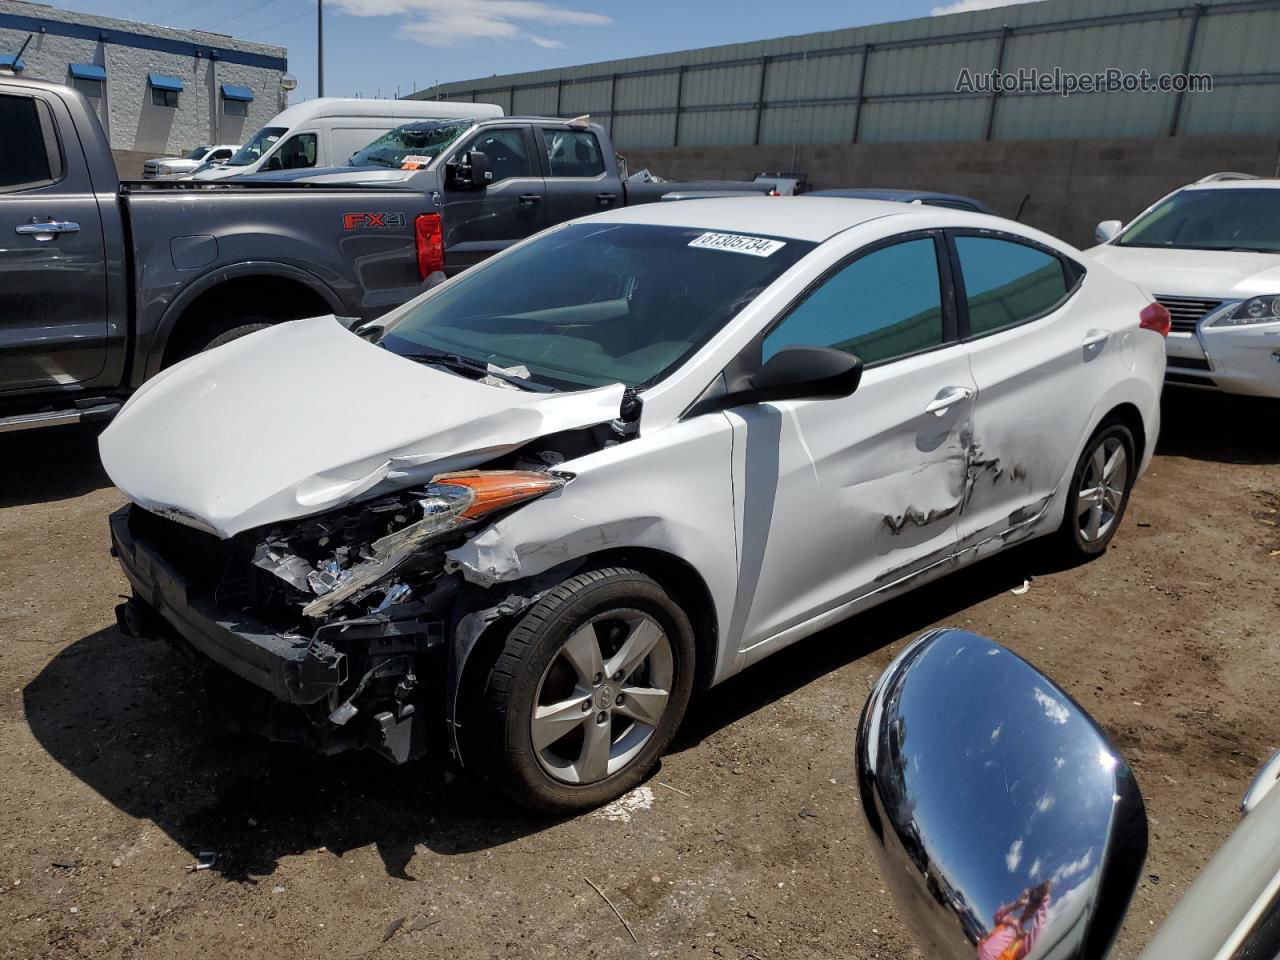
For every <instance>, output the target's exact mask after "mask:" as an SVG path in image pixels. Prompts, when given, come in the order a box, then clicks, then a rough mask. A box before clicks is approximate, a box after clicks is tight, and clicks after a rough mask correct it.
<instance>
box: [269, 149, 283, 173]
mask: <svg viewBox="0 0 1280 960" xmlns="http://www.w3.org/2000/svg"><path fill="white" fill-rule="evenodd" d="M265 169H267V170H283V169H284V163H283V162H282V161H281V160H280V154H278V153H273V154H272V155H271V156H269V157H267V164H266V168H265Z"/></svg>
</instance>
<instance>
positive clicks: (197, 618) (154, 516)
mask: <svg viewBox="0 0 1280 960" xmlns="http://www.w3.org/2000/svg"><path fill="white" fill-rule="evenodd" d="M565 482H566V477H564V476H561V475H557V474H554V473H551V472H530V471H497V470H489V471H470V472H466V473H458V474H444V475H441V476H439V477H436V478H435V479H434V480H433V481H432V482H431V483H430V484H427V485H425V486H420V487H416V488H411V489H407V490H403V491H400V492H397V493H394V494H390V495H387V496H382V497H377V498H374V499H371V500H365V501H361V502H358V503H353V504H350V505H348V506H346V507H344V508H341V509H338V510H335V511H332V512H329V513H325V514H321V515H317V516H312V517H308V518H304V519H301V520H296V521H290V522H286V523H281V524H276V525H271V526H268V527H265V528H257V529H253V530H248V531H245V532H243V533H240V534H238V535H236V536H235V537H232V538H231V539H221V538H219V537H217V536H216V535H214V534H212V533H206V532H204V531H202V530H199V529H196V528H195V527H194V526H192V525H191V522H192V521H191V518H187V517H183V516H180V515H179V516H178V517H177V518H176V519H175V518H174V517H173V516H162V515H160V514H159V513H156V512H151V511H148V510H144V509H142V508H141V507H139V506H137V505H130V506H126V507H124V508H122V509H121V510H118V511H117V512H116V513H114V514H113V515H112V516H111V537H112V550H113V553H114V554H115V555H116V556H117V557H118V559H119V560H120V563H121V565H122V567H123V568H124V572H125V574H126V575H127V576H128V578H129V581H130V583H131V584H132V585H133V594H134V595H133V598H132V599H131V600H129V601H128V602H127V603H125V604H122V605H121V608H120V609H119V610H118V618H119V621H120V626H121V630H122V632H124V633H126V634H131V635H141V636H162V637H164V638H166V639H169V640H171V641H174V642H175V643H176V645H178V646H179V648H180V649H183V650H184V651H186V652H193V653H194V654H195V655H196V656H195V660H196V662H197V663H200V664H201V665H203V666H204V667H205V674H206V681H207V685H208V687H209V691H210V694H211V698H212V701H213V705H214V708H215V714H216V715H217V716H218V718H219V719H220V720H221V721H223V722H224V724H225V725H227V726H229V727H231V728H233V729H238V730H245V731H254V732H258V733H261V734H264V735H266V736H268V737H270V738H272V739H276V740H284V741H291V742H298V743H302V744H304V745H306V746H307V747H309V748H310V749H312V750H315V751H317V752H320V753H336V752H339V751H342V750H346V749H351V748H356V747H364V748H370V749H373V750H376V751H377V752H379V753H381V754H382V755H384V756H386V757H387V758H388V759H390V760H392V761H394V762H396V763H404V762H406V761H408V760H410V759H413V758H415V757H418V756H421V755H422V754H424V753H426V752H427V750H428V747H429V745H430V742H431V740H432V736H431V732H432V731H433V730H443V729H444V726H443V721H444V719H445V711H444V709H443V706H444V704H445V702H446V699H447V697H446V688H447V686H448V682H449V681H448V676H449V674H448V671H449V669H450V666H451V665H450V662H449V657H450V649H449V644H448V643H447V640H448V638H449V637H450V636H451V635H452V632H453V630H454V628H455V627H456V625H457V620H458V618H459V617H460V616H461V615H462V614H463V612H464V611H465V609H466V607H467V604H466V603H465V602H460V597H461V595H462V594H463V593H464V592H465V591H466V590H467V589H468V587H467V585H466V584H464V582H463V580H462V578H461V576H460V575H459V574H457V573H450V572H448V571H447V569H446V568H447V558H446V552H447V551H448V550H450V549H452V548H453V547H455V546H458V545H459V544H461V543H462V542H463V541H464V540H465V538H466V537H467V536H469V535H470V534H471V533H473V532H474V531H475V529H476V528H477V524H478V522H479V521H480V519H481V518H482V517H483V518H484V520H485V522H488V520H489V519H491V518H492V516H493V515H495V514H497V513H500V512H502V511H504V510H507V509H510V508H512V507H514V506H517V505H519V504H520V503H523V502H526V501H528V500H531V499H534V498H536V497H539V496H542V495H543V494H545V493H547V492H550V491H551V490H554V489H558V488H559V487H560V486H561V485H563V484H564V483H565ZM472 590H473V592H474V588H472Z"/></svg>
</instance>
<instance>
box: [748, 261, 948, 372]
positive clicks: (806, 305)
mask: <svg viewBox="0 0 1280 960" xmlns="http://www.w3.org/2000/svg"><path fill="white" fill-rule="evenodd" d="M944 339H945V338H944V335H943V329H942V292H941V289H940V287H939V283H938V258H937V254H936V252H935V247H934V242H933V239H932V238H931V237H923V238H921V239H919V240H904V241H903V242H901V243H895V244H893V245H892V246H889V247H882V248H880V249H879V250H873V251H872V252H871V253H868V254H866V255H865V256H863V257H859V258H858V259H857V260H854V261H853V262H852V263H850V264H849V265H848V266H846V267H844V268H842V269H841V270H840V271H839V272H838V273H836V274H834V275H833V276H831V277H829V278H828V279H827V280H825V281H824V282H823V283H822V285H821V286H820V287H818V289H816V290H815V291H813V293H811V294H810V295H809V296H808V298H807V299H805V300H804V302H802V303H801V304H800V306H798V307H796V308H795V310H793V311H792V312H791V313H790V314H788V315H787V317H786V318H785V319H783V321H782V322H781V323H780V324H778V326H777V327H775V328H774V329H773V330H772V331H771V332H770V333H769V334H768V336H766V337H765V339H764V345H763V349H762V351H761V357H760V359H761V362H763V361H765V360H768V359H769V358H770V357H772V356H773V355H774V354H775V353H777V352H778V351H779V350H781V349H782V348H783V347H792V346H808V347H834V348H836V349H837V350H843V351H845V352H846V353H852V354H853V355H854V356H857V357H859V358H861V360H862V362H863V363H867V364H870V363H880V362H883V361H885V360H893V359H896V358H898V357H905V356H908V355H909V354H913V353H919V352H921V351H922V350H928V349H930V348H932V347H936V346H940V345H941V344H942V343H943V342H944Z"/></svg>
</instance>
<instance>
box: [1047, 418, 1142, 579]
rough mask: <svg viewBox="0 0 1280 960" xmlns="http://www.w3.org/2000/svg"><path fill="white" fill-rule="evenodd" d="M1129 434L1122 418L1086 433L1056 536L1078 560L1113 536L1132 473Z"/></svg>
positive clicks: (1134, 465)
mask: <svg viewBox="0 0 1280 960" xmlns="http://www.w3.org/2000/svg"><path fill="white" fill-rule="evenodd" d="M1137 466H1138V464H1137V458H1136V456H1135V447H1134V442H1133V434H1132V433H1131V432H1130V430H1129V428H1128V427H1126V426H1125V425H1124V424H1121V423H1108V424H1103V425H1102V426H1101V427H1100V428H1099V429H1098V431H1097V432H1096V433H1095V434H1094V435H1093V437H1092V438H1090V440H1089V443H1088V444H1087V445H1086V446H1085V448H1084V453H1082V454H1081V455H1080V460H1079V462H1078V463H1077V464H1076V469H1075V472H1074V474H1073V475H1072V478H1071V487H1070V493H1069V499H1068V500H1067V509H1066V515H1065V516H1064V517H1063V519H1062V527H1061V528H1060V529H1059V531H1058V541H1059V543H1060V544H1061V545H1062V546H1063V547H1064V548H1065V551H1066V552H1067V553H1069V554H1070V555H1072V556H1073V557H1075V558H1077V559H1088V558H1089V557H1096V556H1098V555H1099V554H1100V553H1102V552H1103V551H1104V550H1106V549H1107V544H1109V543H1110V542H1111V538H1112V537H1114V536H1115V533H1116V530H1117V529H1118V528H1119V526H1120V520H1121V519H1122V518H1123V517H1124V511H1125V507H1126V506H1128V503H1129V491H1130V490H1132V489H1133V483H1134V480H1135V479H1136V477H1137Z"/></svg>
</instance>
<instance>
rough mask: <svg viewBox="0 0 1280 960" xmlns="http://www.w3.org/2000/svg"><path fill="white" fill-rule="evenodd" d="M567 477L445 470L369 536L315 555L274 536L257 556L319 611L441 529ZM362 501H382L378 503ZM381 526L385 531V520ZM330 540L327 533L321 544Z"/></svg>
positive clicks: (370, 587)
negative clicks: (307, 555)
mask: <svg viewBox="0 0 1280 960" xmlns="http://www.w3.org/2000/svg"><path fill="white" fill-rule="evenodd" d="M565 482H566V478H565V477H563V476H556V475H554V474H549V473H538V472H533V471H523V470H470V471H464V472H460V473H443V474H440V475H438V476H436V477H435V478H434V479H433V480H432V481H431V483H430V484H428V485H427V486H426V487H425V488H422V489H420V490H419V491H414V496H413V497H412V499H410V500H408V501H406V502H405V504H404V506H403V507H393V508H392V509H393V510H395V512H396V516H395V517H394V518H393V521H392V523H393V525H394V528H392V529H390V532H386V533H384V534H383V535H382V536H380V537H378V538H377V539H374V540H372V541H371V542H369V541H366V542H364V543H359V544H349V543H348V544H344V545H342V546H339V547H337V548H336V549H335V548H334V547H333V546H330V547H329V550H330V551H331V553H330V555H329V556H328V557H326V558H324V559H321V560H319V561H318V562H314V563H313V562H311V561H309V560H307V559H306V558H304V557H302V556H299V555H298V554H297V552H296V551H294V550H289V549H287V547H288V545H287V542H282V541H279V540H275V541H271V542H268V543H264V544H261V545H260V546H259V548H258V554H259V556H258V557H256V558H255V560H254V563H255V564H257V565H258V566H261V567H263V568H264V569H267V570H270V571H271V572H273V573H275V574H276V575H277V576H278V577H280V578H281V579H283V580H285V581H286V582H288V583H291V584H293V585H294V586H295V587H296V588H298V589H299V590H302V591H303V592H305V593H312V594H315V595H316V598H315V599H314V600H311V601H310V602H309V603H307V605H306V606H305V607H303V608H302V612H303V613H304V614H305V615H306V616H309V617H318V616H321V615H322V614H324V613H326V612H327V611H329V610H331V609H332V608H334V607H336V606H337V605H338V604H341V603H343V602H345V601H348V600H355V599H359V598H360V597H362V596H364V595H365V594H368V593H370V592H373V591H374V590H376V589H377V588H378V586H379V585H380V583H381V582H382V581H383V580H385V579H386V578H387V577H388V576H389V575H390V574H392V573H393V572H394V571H395V570H396V569H397V568H399V567H401V566H402V565H403V564H404V563H405V561H407V560H408V559H409V558H410V557H413V556H415V555H417V554H419V553H421V551H422V550H423V549H424V548H425V547H426V546H428V545H429V544H430V543H431V542H432V541H435V540H436V539H437V538H439V537H441V536H442V535H444V534H447V533H450V532H452V531H455V530H458V529H459V528H462V527H464V526H466V525H467V524H469V523H471V522H472V521H475V520H477V519H479V518H481V517H483V516H486V515H488V514H491V513H493V512H495V511H498V510H502V509H505V508H507V507H513V506H516V505H518V504H521V503H525V502H527V501H529V500H532V499H534V498H536V497H540V496H542V495H543V494H545V493H549V492H551V491H552V490H557V489H559V488H560V487H562V486H564V484H565ZM367 509H368V510H369V511H377V510H383V509H385V508H384V507H383V506H382V505H381V504H378V503H375V504H371V505H369V507H368V508H367ZM357 510H359V507H358V506H357ZM412 517H416V519H411V518H412ZM397 521H401V522H403V523H404V525H402V526H401V525H399V523H397ZM382 529H383V530H384V531H385V530H387V529H388V526H385V525H384V526H383V527H382ZM327 542H328V538H327V537H326V538H324V539H322V540H321V541H320V545H321V546H324V545H325V544H326V543H327ZM353 547H354V549H353ZM404 592H405V591H404V590H403V585H400V587H399V588H396V587H392V588H391V591H390V592H389V593H388V597H391V596H397V597H398V596H400V595H402V594H403V593H404Z"/></svg>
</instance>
